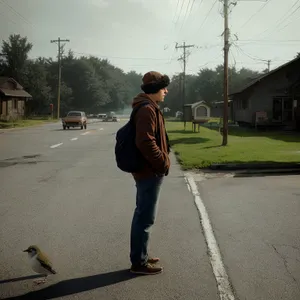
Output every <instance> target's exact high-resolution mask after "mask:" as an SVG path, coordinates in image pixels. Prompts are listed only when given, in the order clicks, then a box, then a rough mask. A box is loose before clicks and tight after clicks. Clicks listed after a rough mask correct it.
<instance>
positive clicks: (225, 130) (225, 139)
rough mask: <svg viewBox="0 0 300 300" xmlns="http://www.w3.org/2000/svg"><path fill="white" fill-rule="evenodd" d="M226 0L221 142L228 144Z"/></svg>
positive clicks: (226, 0)
mask: <svg viewBox="0 0 300 300" xmlns="http://www.w3.org/2000/svg"><path fill="white" fill-rule="evenodd" d="M228 6H229V4H228V0H224V92H223V94H224V95H223V96H224V111H223V142H222V146H226V145H227V143H228V52H229V28H228Z"/></svg>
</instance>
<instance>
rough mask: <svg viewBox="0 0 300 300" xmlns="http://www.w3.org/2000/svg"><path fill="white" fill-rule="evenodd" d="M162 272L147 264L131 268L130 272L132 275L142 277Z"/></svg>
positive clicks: (160, 269) (159, 268) (161, 269)
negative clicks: (140, 275)
mask: <svg viewBox="0 0 300 300" xmlns="http://www.w3.org/2000/svg"><path fill="white" fill-rule="evenodd" d="M162 271H163V268H162V267H155V266H153V265H151V264H149V263H146V264H145V265H137V266H134V265H132V266H131V269H130V272H131V273H134V274H142V275H156V274H159V273H161V272H162Z"/></svg>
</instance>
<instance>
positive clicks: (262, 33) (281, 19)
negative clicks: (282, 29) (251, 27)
mask: <svg viewBox="0 0 300 300" xmlns="http://www.w3.org/2000/svg"><path fill="white" fill-rule="evenodd" d="M299 2H300V0H296V1H295V2H294V4H293V5H292V6H291V7H290V8H289V9H288V11H287V12H286V13H285V14H284V15H283V16H282V17H281V18H280V19H278V20H277V21H276V23H277V22H279V23H277V25H276V24H275V30H276V28H277V27H278V26H280V24H282V22H284V21H285V20H286V19H287V18H289V17H290V16H291V15H293V14H294V13H295V12H296V11H297V10H298V9H299V8H300V6H299V7H297V8H296V9H295V10H294V11H293V12H292V13H291V14H290V15H288V16H287V14H288V13H289V12H290V11H291V10H292V9H293V8H294V7H295V6H296V5H297V4H298V3H299ZM272 28H273V26H270V27H269V28H267V29H266V30H264V31H262V32H260V33H259V34H258V35H256V36H262V35H264V34H265V33H266V32H268V31H269V30H270V29H272ZM273 32H274V31H273ZM269 35H270V34H269Z"/></svg>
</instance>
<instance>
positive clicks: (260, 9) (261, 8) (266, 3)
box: [239, 0, 272, 30]
mask: <svg viewBox="0 0 300 300" xmlns="http://www.w3.org/2000/svg"><path fill="white" fill-rule="evenodd" d="M271 1H272V0H269V1H268V0H267V1H266V2H265V3H264V4H263V5H262V6H261V7H260V8H259V9H258V10H257V11H256V12H255V13H254V14H253V15H251V16H250V18H249V19H248V20H247V21H246V22H245V23H244V24H243V25H242V26H240V27H239V29H240V30H241V29H242V28H243V27H245V26H246V25H247V24H248V23H249V22H250V21H251V20H252V18H253V17H254V16H255V15H257V14H258V13H259V12H261V11H262V10H263V9H264V8H265V7H266V6H267V5H268V4H269V3H270V2H271Z"/></svg>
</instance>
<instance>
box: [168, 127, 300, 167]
mask: <svg viewBox="0 0 300 300" xmlns="http://www.w3.org/2000/svg"><path fill="white" fill-rule="evenodd" d="M166 127H167V131H168V134H169V138H170V141H171V144H172V149H173V151H174V152H175V154H176V156H177V158H178V160H179V162H180V164H181V165H182V167H183V169H192V168H205V167H209V166H210V165H211V164H213V163H229V162H230V163H246V162H248V163H250V162H264V163H266V162H300V134H298V135H293V134H290V133H285V134H284V133H276V132H257V131H255V130H250V129H241V128H229V136H228V145H227V146H225V147H223V146H221V144H222V136H221V135H220V133H219V132H218V128H217V127H216V128H212V129H209V127H207V128H205V127H201V128H200V133H198V132H196V133H193V132H192V125H191V123H187V126H186V130H185V131H184V126H183V123H182V122H166Z"/></svg>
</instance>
